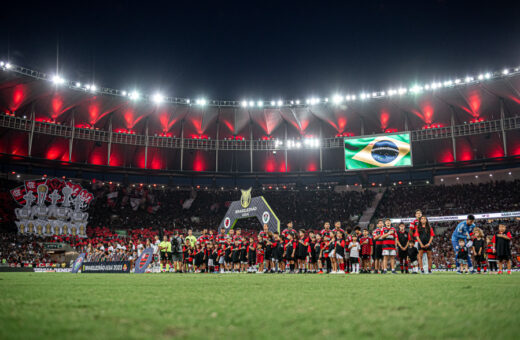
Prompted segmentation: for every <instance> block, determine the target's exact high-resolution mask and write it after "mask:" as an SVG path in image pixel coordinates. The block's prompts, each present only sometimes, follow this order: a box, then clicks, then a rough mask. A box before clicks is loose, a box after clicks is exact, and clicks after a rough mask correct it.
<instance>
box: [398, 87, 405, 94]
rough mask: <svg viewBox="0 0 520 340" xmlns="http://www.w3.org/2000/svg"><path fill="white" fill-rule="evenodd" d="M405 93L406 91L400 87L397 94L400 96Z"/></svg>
mask: <svg viewBox="0 0 520 340" xmlns="http://www.w3.org/2000/svg"><path fill="white" fill-rule="evenodd" d="M406 91H407V90H406V89H405V88H404V87H401V88H400V89H399V94H401V95H402V94H405V93H406Z"/></svg>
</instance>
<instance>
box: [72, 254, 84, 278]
mask: <svg viewBox="0 0 520 340" xmlns="http://www.w3.org/2000/svg"><path fill="white" fill-rule="evenodd" d="M86 255H87V254H86V253H81V254H79V255H78V257H77V258H76V260H75V261H74V264H73V265H72V269H71V271H70V272H71V273H73V274H76V273H77V272H78V271H79V270H80V268H81V266H82V265H83V261H85V256H86Z"/></svg>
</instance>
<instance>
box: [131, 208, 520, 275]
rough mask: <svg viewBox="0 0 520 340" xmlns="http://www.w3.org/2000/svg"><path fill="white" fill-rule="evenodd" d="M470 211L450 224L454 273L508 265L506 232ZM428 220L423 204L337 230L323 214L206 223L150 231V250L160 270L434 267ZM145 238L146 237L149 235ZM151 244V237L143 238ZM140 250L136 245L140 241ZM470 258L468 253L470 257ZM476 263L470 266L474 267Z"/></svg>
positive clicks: (496, 269)
mask: <svg viewBox="0 0 520 340" xmlns="http://www.w3.org/2000/svg"><path fill="white" fill-rule="evenodd" d="M474 222H475V217H474V216H473V215H468V216H467V219H466V220H465V221H462V222H460V223H459V224H458V225H457V226H456V228H455V230H454V231H453V234H452V237H451V242H452V246H453V250H454V254H455V259H454V261H455V265H456V270H457V272H458V273H475V272H478V273H480V272H488V271H489V272H498V273H499V274H501V273H503V271H505V270H506V268H507V273H509V274H510V273H511V239H512V236H511V233H510V232H509V231H507V228H506V226H505V225H504V224H499V226H498V230H497V232H496V234H494V235H488V236H487V237H486V236H485V235H484V234H483V232H482V230H481V229H480V228H478V227H476V225H475V223H474ZM434 237H435V233H434V230H433V227H432V226H430V223H429V222H428V219H427V217H426V216H423V214H422V212H421V210H416V212H415V220H414V221H413V222H412V223H410V224H409V226H408V227H407V226H406V224H405V223H403V222H401V223H399V224H398V227H397V228H395V227H394V226H393V225H392V222H391V220H390V219H385V220H378V221H377V224H376V226H375V228H374V229H373V230H372V231H369V230H368V229H361V228H360V227H355V228H354V229H353V230H352V229H347V230H343V229H342V228H341V222H335V223H334V228H332V229H331V225H330V223H329V222H325V224H324V227H323V229H321V230H320V231H314V230H305V229H299V230H296V229H295V228H294V226H293V222H289V223H287V228H286V229H284V230H283V231H282V232H281V233H278V232H271V231H269V230H268V226H267V224H264V226H263V230H262V231H260V232H259V233H258V234H257V235H255V234H253V233H251V232H249V233H247V234H246V233H244V234H243V233H242V230H241V229H237V230H236V231H235V230H233V229H230V230H229V233H226V229H225V228H221V230H220V233H218V234H214V233H213V231H212V230H209V231H208V230H207V229H204V230H203V231H202V235H201V236H200V237H198V238H196V237H195V236H194V235H193V234H192V231H191V230H189V231H188V235H186V236H185V237H184V236H183V235H180V234H179V232H178V231H175V232H174V234H173V235H172V236H170V237H168V236H166V235H165V236H164V237H163V241H160V240H159V237H158V236H156V239H155V242H154V243H153V245H152V246H153V248H154V254H155V255H156V258H157V257H160V271H161V272H166V271H168V272H170V271H173V272H197V273H199V272H209V273H236V272H250V273H252V272H255V273H286V272H287V273H320V274H322V273H330V274H345V273H352V274H359V273H363V274H367V273H381V274H386V273H387V272H391V273H393V274H396V273H397V271H396V268H397V264H399V267H400V271H401V273H412V274H417V273H423V274H429V273H431V272H432V256H433V255H432V252H433V249H432V242H433V239H434ZM147 243H148V242H147ZM148 245H149V243H148ZM141 250H142V247H141ZM472 258H473V260H472ZM475 268H476V270H475Z"/></svg>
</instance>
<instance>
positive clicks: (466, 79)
mask: <svg viewBox="0 0 520 340" xmlns="http://www.w3.org/2000/svg"><path fill="white" fill-rule="evenodd" d="M464 81H465V82H466V83H469V82H472V81H473V77H470V76H468V77H466V78H464Z"/></svg>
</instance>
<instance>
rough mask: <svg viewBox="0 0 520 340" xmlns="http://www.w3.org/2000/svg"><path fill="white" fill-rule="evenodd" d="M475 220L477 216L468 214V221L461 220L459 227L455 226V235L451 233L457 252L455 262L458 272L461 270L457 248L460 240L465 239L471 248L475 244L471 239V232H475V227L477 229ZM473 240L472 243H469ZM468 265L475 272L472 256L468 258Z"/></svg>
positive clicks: (454, 249) (452, 242)
mask: <svg viewBox="0 0 520 340" xmlns="http://www.w3.org/2000/svg"><path fill="white" fill-rule="evenodd" d="M474 221H475V216H473V215H468V217H467V219H466V221H463V222H460V223H459V224H458V225H457V227H456V228H455V231H453V235H451V244H452V245H453V251H454V252H455V264H456V265H457V272H460V264H459V261H458V260H457V256H456V254H457V248H458V246H459V240H460V239H463V240H464V241H465V243H466V245H467V246H468V248H471V246H472V245H473V242H472V241H471V237H470V234H471V233H472V232H473V229H475V224H474V223H473V222H474ZM468 242H471V243H468ZM468 267H469V270H470V272H473V264H472V263H471V256H469V258H468Z"/></svg>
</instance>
